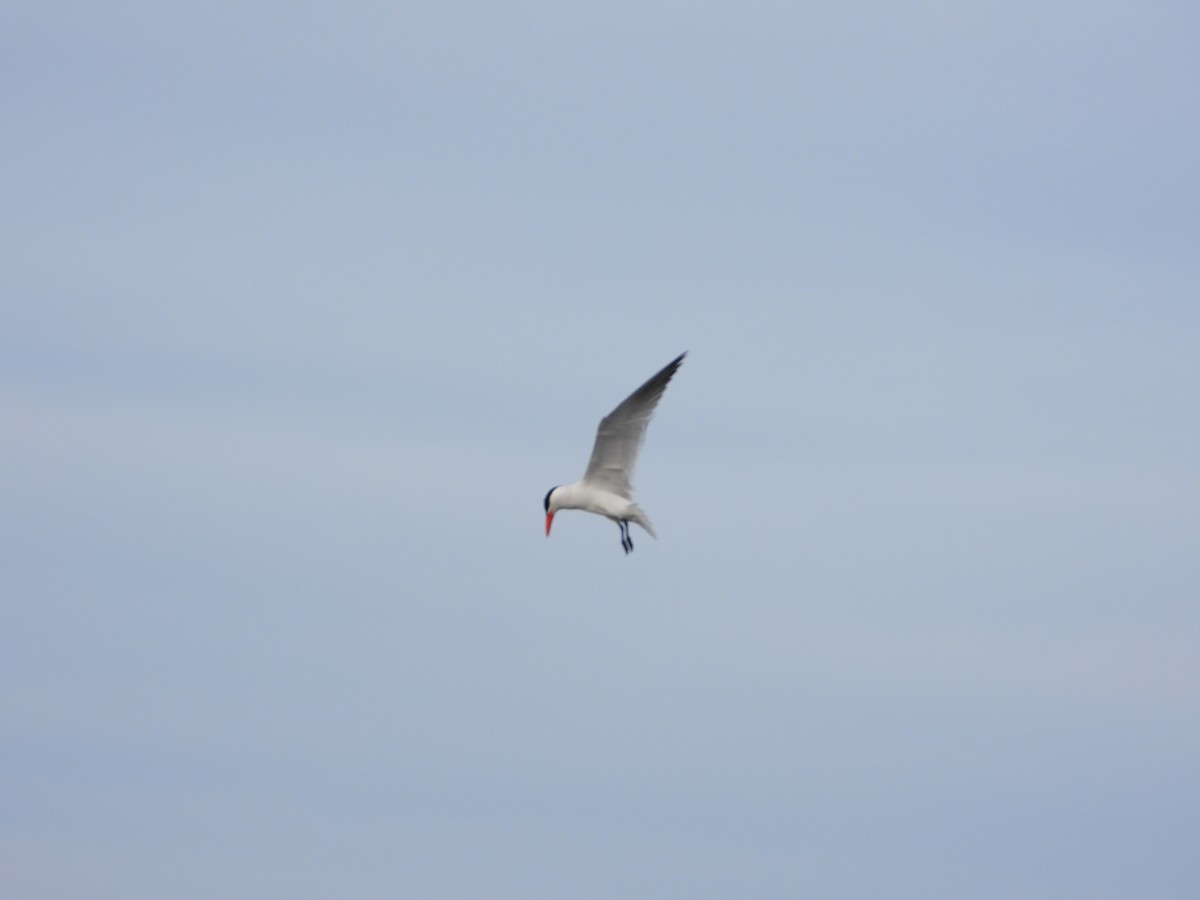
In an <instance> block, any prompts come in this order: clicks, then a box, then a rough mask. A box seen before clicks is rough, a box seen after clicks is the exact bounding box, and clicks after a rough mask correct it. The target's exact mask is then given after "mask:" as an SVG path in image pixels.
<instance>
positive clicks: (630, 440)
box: [583, 353, 687, 500]
mask: <svg viewBox="0 0 1200 900" xmlns="http://www.w3.org/2000/svg"><path fill="white" fill-rule="evenodd" d="M685 356H687V353H681V354H679V356H677V357H676V358H675V359H673V360H672V361H671V362H669V363H667V365H666V366H664V367H663V369H662V370H661V371H660V372H659V373H658V374H656V375H654V376H653V377H651V378H650V380H649V381H647V382H646V383H645V384H643V385H642V386H641V387H640V388H638V389H637V390H636V391H634V392H633V393H632V394H630V395H629V396H628V397H626V398H625V400H624V401H622V403H621V405H620V406H618V407H617V408H616V409H614V410H613V411H612V412H610V413H609V414H608V415H607V416H605V417H604V418H603V419H601V420H600V428H599V429H598V430H597V431H596V444H595V446H594V447H592V458H591V460H590V461H589V462H588V467H587V471H586V472H584V473H583V480H584V481H586V482H588V483H590V484H594V485H596V486H597V487H602V488H605V489H607V490H610V491H612V492H613V493H616V494H620V495H621V496H622V497H624V498H625V499H626V500H632V499H633V469H634V466H635V465H636V464H637V456H638V451H639V450H640V449H641V448H642V440H643V439H644V438H645V437H646V426H647V425H649V424H650V417H651V416H653V415H654V409H655V407H657V406H658V401H659V400H660V399H662V395H663V391H665V390H666V389H667V384H668V383H669V382H670V381H671V377H672V376H673V375H674V374H675V370H676V369H678V368H679V366H680V364H681V363H682V362H683V358H684V357H685Z"/></svg>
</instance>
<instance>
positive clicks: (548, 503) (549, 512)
mask: <svg viewBox="0 0 1200 900" xmlns="http://www.w3.org/2000/svg"><path fill="white" fill-rule="evenodd" d="M557 490H558V486H557V485H555V486H554V487H552V488H550V490H548V491H546V499H545V500H543V501H542V506H544V507H546V537H550V525H551V523H552V522H553V521H554V513H555V511H557V509H558V506H557V504H555V502H554V492H555V491H557Z"/></svg>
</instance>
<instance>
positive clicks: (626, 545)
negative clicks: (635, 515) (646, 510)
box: [617, 519, 633, 556]
mask: <svg viewBox="0 0 1200 900" xmlns="http://www.w3.org/2000/svg"><path fill="white" fill-rule="evenodd" d="M617 525H618V526H619V527H620V529H621V547H622V548H623V549H624V550H625V555H626V556H628V555H629V551H631V550H632V549H633V538H631V537H630V536H629V520H628V519H622V520H621V521H620V522H618V523H617Z"/></svg>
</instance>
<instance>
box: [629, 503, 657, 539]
mask: <svg viewBox="0 0 1200 900" xmlns="http://www.w3.org/2000/svg"><path fill="white" fill-rule="evenodd" d="M632 512H633V515H631V516H630V517H629V521H631V522H637V523H638V524H639V525H641V526H642V527H643V528H644V529H646V533H647V534H649V535H650V537H652V538H654V539H655V540H658V535H657V534H655V533H654V526H653V525H651V524H650V517H649V516H647V515H646V514H645V513H644V512H642V508H641V507H640V506H638V505H637V504H634V506H633V510H632Z"/></svg>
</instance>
